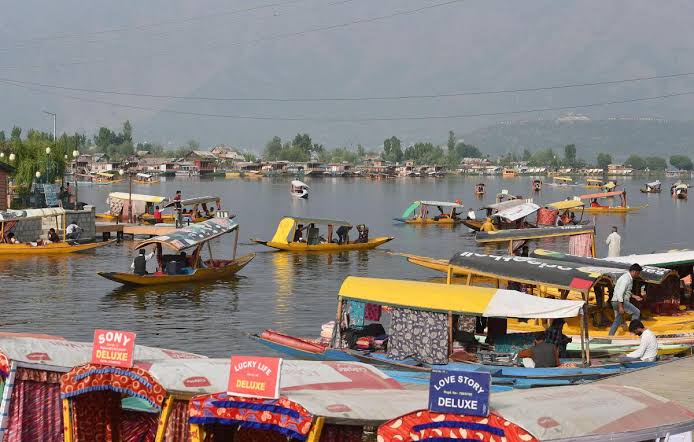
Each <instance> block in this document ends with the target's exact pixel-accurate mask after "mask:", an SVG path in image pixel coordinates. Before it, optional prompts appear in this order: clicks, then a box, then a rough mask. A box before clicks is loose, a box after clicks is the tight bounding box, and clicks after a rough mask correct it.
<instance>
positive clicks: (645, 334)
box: [620, 319, 658, 362]
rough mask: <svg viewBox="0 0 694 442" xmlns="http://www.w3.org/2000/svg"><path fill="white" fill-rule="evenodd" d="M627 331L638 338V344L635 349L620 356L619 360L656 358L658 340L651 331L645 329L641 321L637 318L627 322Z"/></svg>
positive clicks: (651, 360)
mask: <svg viewBox="0 0 694 442" xmlns="http://www.w3.org/2000/svg"><path fill="white" fill-rule="evenodd" d="M629 331H630V332H631V333H633V334H635V335H636V336H638V337H639V338H640V339H639V346H638V348H637V349H636V350H634V351H632V352H631V353H627V354H626V356H624V357H622V358H620V360H621V361H622V362H632V361H644V362H653V361H655V360H656V359H657V358H658V340H657V339H656V337H655V335H654V334H653V332H652V331H650V330H649V329H647V328H646V326H645V325H643V322H641V321H640V320H638V319H635V320H633V321H631V322H630V323H629Z"/></svg>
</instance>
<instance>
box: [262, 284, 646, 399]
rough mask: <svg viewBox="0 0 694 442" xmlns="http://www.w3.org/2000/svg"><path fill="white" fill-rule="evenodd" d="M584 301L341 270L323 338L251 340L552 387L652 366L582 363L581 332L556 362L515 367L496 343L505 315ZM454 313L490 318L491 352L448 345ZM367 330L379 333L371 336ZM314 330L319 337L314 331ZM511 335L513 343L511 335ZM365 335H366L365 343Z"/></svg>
mask: <svg viewBox="0 0 694 442" xmlns="http://www.w3.org/2000/svg"><path fill="white" fill-rule="evenodd" d="M422 294H426V296H422ZM364 304H368V305H370V306H373V307H369V311H370V312H371V313H370V315H371V317H372V319H374V318H375V316H373V315H376V314H377V313H378V312H379V311H380V315H377V316H378V318H382V317H383V315H386V314H389V315H390V329H389V330H388V332H387V333H386V332H385V330H383V327H382V326H381V325H380V322H375V323H374V322H371V323H369V324H368V325H367V324H366V320H365V317H366V316H365V315H366V313H364V314H362V313H361V312H362V310H361V307H360V305H364ZM382 307H387V309H383V308H382ZM584 307H585V302H584V301H583V300H564V299H550V298H541V297H538V296H533V295H530V294H526V293H522V292H518V291H515V290H500V289H497V288H489V287H473V286H469V285H467V286H464V285H458V284H438V283H429V282H418V281H401V280H391V279H377V278H362V277H355V276H349V277H347V278H346V279H345V281H344V282H343V284H342V286H341V287H340V291H339V294H338V306H337V314H336V317H335V323H334V324H340V325H339V326H337V327H336V326H334V325H333V329H332V337H331V338H328V339H327V340H326V341H323V340H321V341H312V340H309V339H303V338H299V337H293V336H290V335H286V334H282V333H280V332H276V331H274V330H265V331H264V332H263V333H261V334H259V335H253V336H252V338H253V339H255V340H256V341H258V342H259V343H261V344H263V345H266V346H268V347H269V348H272V349H273V350H275V351H279V352H284V353H286V354H289V355H291V356H293V357H299V358H303V359H314V360H324V359H326V358H330V359H337V360H358V361H362V362H367V363H370V364H374V365H377V366H384V367H388V368H393V369H403V370H414V371H431V370H432V369H448V370H455V369H459V370H471V371H487V372H490V373H493V376H494V377H495V378H497V379H500V380H508V381H510V382H515V381H517V380H523V381H527V382H533V381H536V383H535V384H534V385H535V386H542V385H543V384H544V385H552V383H551V382H550V383H547V381H561V382H566V383H573V382H581V381H585V380H590V379H600V378H603V377H605V376H611V375H614V374H619V373H623V372H625V371H628V370H631V369H635V368H641V367H646V366H653V365H655V364H656V363H655V362H653V363H647V362H637V363H633V364H629V363H627V364H619V363H614V364H603V365H600V366H597V365H596V366H590V364H591V355H590V346H589V342H588V335H587V333H582V334H581V342H582V348H583V350H584V351H583V354H582V359H581V360H580V361H573V364H574V365H573V366H569V364H571V363H572V362H570V361H565V364H566V365H565V366H564V367H556V368H543V369H540V368H537V369H536V368H526V367H517V366H515V362H514V360H515V358H514V356H513V353H515V351H513V350H512V349H511V345H509V344H507V343H504V344H503V347H502V344H501V343H502V342H504V337H505V336H506V331H505V326H504V324H505V323H506V322H507V321H508V322H509V324H510V323H511V321H513V320H510V319H506V318H518V319H529V320H541V319H543V318H544V319H552V318H574V319H578V318H579V313H581V312H584ZM363 311H364V312H366V310H363ZM459 315H461V316H465V317H473V316H474V317H488V318H495V319H489V323H488V330H489V332H488V334H487V336H488V337H489V340H490V343H491V341H492V337H493V341H494V344H493V345H492V344H490V348H492V350H490V352H487V351H482V350H481V351H479V352H477V353H476V355H475V358H477V360H478V362H475V361H474V360H475V358H470V356H471V355H472V350H471V349H470V348H469V347H466V348H467V350H469V352H466V351H463V349H462V348H456V347H455V346H454V340H453V338H452V336H453V327H454V323H455V322H456V320H457V319H458V317H459ZM580 317H581V318H583V317H584V316H583V315H581V316H580ZM416 318H418V319H416ZM379 321H380V319H379ZM497 327H498V328H497ZM509 329H511V327H510V325H509ZM358 330H364V331H362V332H359V331H358ZM367 330H368V331H367ZM497 330H498V331H497ZM584 330H587V329H585V328H584ZM370 333H381V334H378V335H376V336H375V337H373V336H374V335H372V334H370ZM384 334H385V335H386V336H387V339H388V344H387V350H384V349H383V348H382V347H379V341H380V340H381V339H383V337H382V335H384ZM321 335H322V336H323V334H322V333H321ZM362 336H372V337H373V338H372V339H366V340H361V343H358V342H357V343H355V338H357V339H358V338H359V337H362ZM533 336H534V334H526V335H525V336H524V339H525V340H524V341H523V344H528V345H527V346H529V344H530V341H531V340H532V339H533ZM512 337H513V338H514V340H516V341H518V336H517V335H516V334H514V335H513V336H512ZM365 341H368V345H367V342H365ZM516 351H517V350H516ZM465 355H467V356H468V358H467V359H465V360H466V361H467V362H457V361H456V360H457V359H459V358H461V357H463V358H464V356H465ZM593 362H596V363H597V361H593ZM579 364H580V365H581V366H582V367H583V364H588V366H585V367H583V368H579V367H578V365H579ZM567 381H568V382H567Z"/></svg>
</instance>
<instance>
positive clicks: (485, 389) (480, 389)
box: [429, 369, 492, 416]
mask: <svg viewBox="0 0 694 442" xmlns="http://www.w3.org/2000/svg"><path fill="white" fill-rule="evenodd" d="M491 386H492V375H491V374H489V373H480V372H474V371H457V370H455V371H454V370H440V369H433V370H431V379H430V381H429V410H431V411H435V412H437V413H452V414H462V415H467V416H488V415H489V390H490V389H491Z"/></svg>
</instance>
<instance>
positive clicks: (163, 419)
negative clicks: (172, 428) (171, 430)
mask: <svg viewBox="0 0 694 442" xmlns="http://www.w3.org/2000/svg"><path fill="white" fill-rule="evenodd" d="M173 404H174V398H173V396H169V397H167V398H166V400H165V401H164V407H163V408H162V410H161V416H159V423H157V434H156V436H155V437H154V442H164V436H165V435H166V424H167V422H168V420H169V416H170V415H171V410H172V409H173Z"/></svg>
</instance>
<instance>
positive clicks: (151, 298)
mask: <svg viewBox="0 0 694 442" xmlns="http://www.w3.org/2000/svg"><path fill="white" fill-rule="evenodd" d="M305 181H306V182H307V184H309V186H311V197H310V199H308V200H298V199H294V198H291V197H290V196H289V195H288V190H287V189H288V186H289V183H288V180H287V179H269V180H224V179H215V180H209V181H207V180H178V179H170V180H167V181H164V182H162V183H159V184H155V185H151V186H137V185H134V186H133V192H136V193H144V194H152V195H157V194H158V195H165V196H171V195H173V193H174V192H175V191H176V190H177V189H179V188H180V189H182V190H183V194H184V196H195V195H207V194H211V195H219V196H221V197H222V201H223V206H224V207H225V208H226V209H229V210H231V211H232V212H233V213H235V214H237V220H238V221H239V223H240V226H241V230H240V231H241V235H242V236H241V240H240V244H239V251H238V253H239V255H241V254H244V253H248V252H251V251H254V252H258V253H257V255H256V258H255V259H254V260H253V261H252V262H251V263H250V264H249V265H248V266H247V267H246V268H244V269H243V270H242V271H241V272H240V273H239V275H237V277H236V278H233V279H231V280H229V281H223V282H213V283H207V284H202V285H200V284H190V285H182V286H170V287H166V286H164V287H157V288H124V287H121V286H119V285H118V284H115V283H113V282H111V281H107V280H105V279H103V278H101V277H99V276H98V275H97V274H96V272H98V271H127V269H129V267H130V263H131V262H132V259H133V257H134V256H135V252H134V250H133V242H131V241H125V242H124V243H122V244H119V245H115V244H114V245H111V246H108V247H105V248H102V249H98V250H95V251H92V252H89V253H84V254H75V255H68V256H61V257H26V258H12V259H10V258H0V296H2V300H3V301H4V303H3V304H4V308H3V309H2V310H1V311H0V331H9V330H14V331H33V332H42V333H50V334H58V335H63V336H65V337H67V338H70V339H77V340H90V339H91V336H92V334H93V330H94V329H95V328H98V327H101V328H115V329H126V330H133V331H135V332H137V334H138V341H139V342H141V343H143V344H147V345H153V346H166V347H171V348H179V349H182V350H191V351H196V352H200V353H203V354H207V355H210V356H219V357H226V356H228V355H229V354H230V353H231V352H243V353H258V354H260V353H267V351H266V350H265V349H264V348H262V347H259V346H257V344H256V343H254V342H253V341H251V340H249V339H248V338H247V337H246V334H247V333H253V332H257V331H259V330H262V329H265V328H274V329H277V330H282V331H285V332H288V333H292V334H297V335H305V336H309V335H315V334H317V333H318V332H319V331H320V324H322V323H325V322H327V321H330V320H333V319H334V317H335V301H336V296H337V292H338V290H339V288H340V285H341V283H342V281H343V280H344V278H345V277H346V276H348V275H358V276H370V277H379V278H402V279H417V280H431V278H436V280H437V281H443V280H444V279H443V278H442V277H441V275H440V274H438V273H436V272H434V271H431V270H427V269H424V268H420V267H417V266H414V265H411V264H408V263H407V262H406V260H405V259H404V258H403V257H401V256H397V255H395V254H393V255H391V254H389V253H387V252H388V251H393V252H406V253H413V254H417V255H423V256H430V257H437V258H450V257H451V256H452V255H453V254H454V253H455V252H456V251H460V250H463V249H475V250H481V251H482V250H484V251H488V252H491V253H505V251H506V246H505V245H501V246H493V247H490V248H486V247H485V248H478V247H477V245H476V244H475V241H474V235H473V234H471V233H470V232H469V230H468V229H467V228H466V227H465V226H456V227H447V228H441V227H440V226H424V227H421V226H412V225H404V224H401V223H394V222H393V221H392V218H393V217H396V216H399V215H400V214H401V213H402V211H403V210H404V209H405V208H406V207H408V206H409V205H410V204H411V202H412V201H414V200H420V199H425V200H426V199H429V200H432V199H440V200H450V201H453V200H455V199H458V198H460V199H461V200H462V201H463V203H464V204H465V205H466V206H467V208H469V207H472V208H474V209H477V208H479V207H482V206H484V205H485V204H489V203H492V202H494V197H495V195H496V194H497V193H498V192H499V191H500V190H501V189H502V188H504V189H508V191H509V193H512V194H521V195H524V196H526V197H528V196H532V197H533V198H535V201H536V202H538V203H541V204H542V203H549V202H554V201H559V200H563V199H566V198H567V197H571V196H573V195H578V194H581V193H587V192H586V190H585V189H584V188H583V187H580V186H573V187H569V186H566V187H551V186H545V188H544V189H543V190H542V192H540V194H539V195H538V194H533V195H531V192H530V189H531V182H532V179H531V178H519V179H512V180H500V179H495V178H490V177H469V178H465V177H450V178H444V179H438V180H436V179H417V178H413V179H397V180H383V181H371V180H368V179H347V180H342V179H311V178H306V179H305ZM620 181H621V180H620ZM478 182H484V183H486V185H487V189H486V190H487V192H486V195H484V196H483V197H482V198H479V199H478V198H477V197H475V196H474V186H475V184H477V183H478ZM643 182H645V180H641V181H640V180H633V181H630V180H627V181H626V186H627V191H628V193H629V201H630V204H631V205H641V204H645V203H648V205H649V207H648V208H647V209H645V210H642V211H640V212H637V213H633V214H629V215H627V216H624V215H590V216H589V215H587V214H586V219H591V220H595V222H596V224H597V232H598V234H597V246H598V254H599V255H601V256H604V254H605V251H606V246H605V244H604V240H605V237H606V236H607V234H608V232H609V228H610V226H612V225H616V226H617V227H618V228H619V230H620V233H621V234H622V236H623V240H622V248H623V252H624V253H634V252H651V251H654V250H665V249H671V248H684V247H692V242H691V240H690V233H689V232H690V230H691V228H690V221H689V220H691V219H692V215H694V209H692V207H694V206H692V205H691V204H690V203H689V202H687V201H683V200H673V199H672V198H670V196H669V195H668V194H667V193H663V194H660V195H654V194H646V195H644V194H641V193H640V192H639V191H638V187H639V186H640V185H641V184H643ZM620 184H621V182H620ZM667 186H669V183H664V184H663V187H666V188H667ZM111 191H127V184H124V185H114V186H91V187H82V186H80V190H79V193H80V199H81V200H84V201H87V202H93V203H95V204H96V205H97V211H103V210H105V209H106V207H105V200H106V196H107V194H108V192H111ZM466 211H467V209H466ZM284 215H295V216H307V217H322V218H337V219H347V220H349V221H351V222H352V223H354V224H358V223H365V224H367V225H368V226H369V229H370V232H371V235H372V236H382V235H389V236H394V237H395V240H394V241H392V242H390V243H388V244H387V245H386V246H384V247H383V248H379V249H376V250H372V251H361V252H342V253H335V254H330V253H286V252H274V251H270V250H269V249H267V248H264V247H262V246H258V245H255V244H250V243H247V242H246V241H245V239H246V238H249V237H257V238H268V237H271V236H272V234H273V232H274V231H275V229H276V227H277V222H278V221H279V219H280V218H281V217H282V216H284ZM232 240H233V239H232V237H231V236H230V235H227V236H225V237H222V238H220V239H218V240H215V241H214V242H213V244H212V246H213V250H214V254H215V257H219V258H224V257H230V256H231V250H232V246H233V242H232ZM540 245H541V246H542V247H545V248H549V249H553V250H562V251H566V250H568V241H566V240H563V239H551V240H547V241H543V242H542V243H541V244H540ZM2 324H5V326H2ZM6 324H11V325H6Z"/></svg>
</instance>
